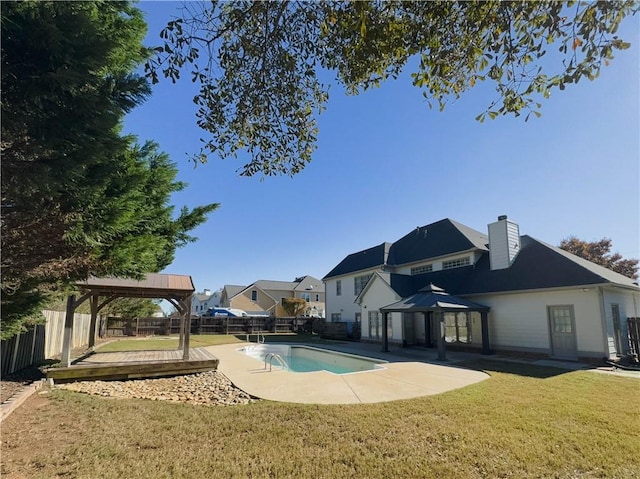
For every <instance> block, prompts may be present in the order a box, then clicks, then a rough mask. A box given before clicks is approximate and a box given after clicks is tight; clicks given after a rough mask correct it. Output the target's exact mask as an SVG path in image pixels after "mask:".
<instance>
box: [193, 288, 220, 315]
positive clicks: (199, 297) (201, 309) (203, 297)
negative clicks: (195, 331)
mask: <svg viewBox="0 0 640 479" xmlns="http://www.w3.org/2000/svg"><path fill="white" fill-rule="evenodd" d="M220 294H221V293H220V291H216V292H214V293H212V292H211V290H210V289H205V290H204V291H202V292H200V293H195V294H194V295H193V296H192V298H191V314H193V315H197V316H201V315H202V314H203V313H205V312H206V311H207V309H209V308H215V307H218V306H220Z"/></svg>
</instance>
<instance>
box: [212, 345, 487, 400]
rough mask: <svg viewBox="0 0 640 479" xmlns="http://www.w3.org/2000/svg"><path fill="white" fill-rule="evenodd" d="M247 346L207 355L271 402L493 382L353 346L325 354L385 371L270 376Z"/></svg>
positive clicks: (379, 396)
mask: <svg viewBox="0 0 640 479" xmlns="http://www.w3.org/2000/svg"><path fill="white" fill-rule="evenodd" d="M248 344H249V343H245V344H242V343H236V344H226V345H222V346H209V347H207V348H206V350H207V351H208V352H210V353H211V354H213V355H214V356H215V357H217V358H218V359H219V360H220V363H219V365H218V370H219V371H220V372H222V373H223V374H224V375H225V376H227V377H228V378H229V380H231V382H232V383H233V384H235V385H236V386H237V387H239V388H240V389H242V390H243V391H245V392H247V393H249V394H251V395H252V396H255V397H259V398H262V399H268V400H271V401H280V402H293V403H304V404H359V403H376V402H385V401H395V400H398V399H411V398H416V397H421V396H429V395H433V394H440V393H443V392H446V391H451V390H453V389H458V388H461V387H465V386H469V385H471V384H475V383H477V382H480V381H483V380H485V379H488V378H489V375H488V374H486V373H483V372H480V371H474V370H470V369H464V368H461V367H456V366H455V363H445V364H433V363H431V362H426V361H424V360H417V361H411V360H408V359H407V357H402V356H397V355H394V354H389V353H378V354H373V351H369V350H368V349H369V348H366V347H364V348H363V347H353V346H351V347H350V345H342V346H337V347H334V346H327V347H326V349H331V350H335V351H341V352H347V353H352V354H358V355H363V356H368V357H376V358H379V359H384V360H386V361H389V363H387V364H385V365H384V368H385V369H379V370H373V371H364V372H357V373H351V374H332V373H328V372H326V371H316V372H310V373H294V372H289V371H283V370H281V369H279V368H275V367H274V368H273V370H272V371H269V370H268V369H265V368H264V363H263V362H261V361H258V360H256V359H253V358H251V357H249V356H246V355H245V354H244V353H242V352H241V351H238V349H240V348H242V347H244V346H245V345H248ZM253 344H255V343H253ZM313 346H314V347H321V348H324V347H325V346H322V345H313ZM425 359H426V358H425Z"/></svg>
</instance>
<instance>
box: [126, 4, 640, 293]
mask: <svg viewBox="0 0 640 479" xmlns="http://www.w3.org/2000/svg"><path fill="white" fill-rule="evenodd" d="M179 5H180V4H179V3H175V2H141V3H140V4H139V7H140V8H141V9H142V10H143V11H144V12H145V15H146V19H147V22H148V24H149V33H148V36H147V41H146V43H147V44H148V45H158V44H159V43H160V39H159V32H160V30H161V28H162V27H163V26H164V24H166V22H167V21H168V20H170V18H171V16H172V15H177V14H178V10H177V8H178V7H179ZM639 34H640V28H639V23H638V18H637V17H635V18H628V19H626V21H625V22H624V24H623V26H622V28H621V31H620V35H621V36H622V38H624V39H625V40H627V41H632V47H631V48H630V49H629V50H626V51H623V52H619V53H617V55H616V58H615V60H613V61H612V62H611V65H610V66H609V67H607V68H605V69H604V71H603V72H602V73H601V75H600V78H598V79H597V80H595V81H593V82H589V81H583V82H581V83H580V84H578V85H570V86H569V87H567V89H566V90H565V91H563V92H559V91H554V92H553V93H552V96H551V98H550V99H549V100H547V101H545V102H544V104H543V107H542V110H541V111H542V117H541V118H539V119H535V118H531V119H529V121H528V122H527V123H525V122H524V120H523V118H522V117H520V118H514V117H500V118H498V119H496V120H487V121H485V122H484V123H479V122H477V121H475V120H474V118H475V117H476V115H478V114H479V113H481V112H482V111H484V109H485V108H486V107H487V106H488V105H489V103H490V102H491V101H492V100H493V99H494V92H493V90H492V87H490V86H489V85H487V86H486V87H485V86H482V85H481V86H480V87H476V88H475V89H472V90H471V91H469V92H467V93H466V94H465V95H464V96H463V97H462V98H461V99H460V100H458V101H456V102H455V103H452V104H450V105H449V106H448V107H447V108H446V109H445V111H444V112H439V111H438V110H437V108H435V109H433V110H429V108H428V107H427V105H426V104H425V102H424V100H423V98H422V95H421V91H420V90H418V89H417V88H415V87H413V86H411V83H410V79H409V76H408V74H409V73H410V72H407V73H406V74H405V75H403V76H402V77H401V78H400V79H399V80H397V81H389V82H387V83H386V84H384V85H383V86H382V87H381V88H380V89H377V90H374V91H371V92H367V93H365V94H361V95H358V96H346V95H344V93H343V92H342V91H341V89H340V88H339V87H337V85H334V86H333V87H332V88H331V90H330V100H329V103H328V104H327V109H326V111H325V112H323V113H322V114H321V115H320V116H319V129H320V133H319V141H318V149H317V150H316V152H315V154H314V158H313V161H312V162H311V163H310V164H309V166H307V167H306V168H305V169H304V170H303V171H302V173H300V174H298V175H296V176H294V177H293V178H290V177H270V178H265V179H264V180H263V181H261V179H260V177H254V178H241V177H239V176H238V174H237V170H238V169H239V168H240V167H241V166H242V165H243V164H244V162H243V158H242V157H240V158H238V159H237V160H224V161H222V160H219V159H215V158H212V159H211V160H210V161H209V162H208V163H207V164H204V165H202V164H201V165H198V166H197V167H195V168H194V165H193V163H191V162H189V160H188V158H187V154H190V153H196V152H197V151H198V150H199V147H200V144H199V138H200V137H202V136H203V132H201V131H200V130H199V129H198V127H197V126H196V120H195V108H194V105H193V103H192V101H191V100H192V97H193V95H194V89H193V85H192V84H191V82H190V81H189V78H188V76H185V78H184V79H183V80H181V81H180V82H178V83H176V84H171V82H170V81H168V80H163V81H161V82H160V84H158V85H155V86H154V87H153V95H152V97H150V98H149V99H148V100H147V101H146V103H145V104H143V105H142V106H140V107H138V108H137V109H136V110H134V111H133V112H132V113H131V114H129V116H128V117H127V118H126V120H125V128H124V130H125V132H126V133H133V134H136V135H138V136H139V138H140V140H141V141H144V140H154V141H156V142H157V143H159V144H160V146H161V149H162V150H163V151H165V152H167V153H168V154H169V155H170V156H171V158H172V160H173V161H174V162H175V163H177V165H178V167H179V171H180V173H179V178H178V179H179V180H181V181H185V182H186V183H188V186H187V188H186V189H185V190H184V191H182V192H180V193H176V194H175V195H174V196H173V201H174V204H175V205H176V207H177V208H178V209H179V208H180V207H181V206H183V205H187V206H195V205H199V204H205V203H210V202H217V203H221V206H220V208H219V209H218V210H217V211H215V212H214V213H212V214H211V215H210V217H209V221H207V223H206V224H204V225H202V226H200V227H199V228H197V229H196V230H195V231H194V232H193V234H194V235H195V236H197V237H198V238H199V240H198V241H197V242H195V243H191V244H189V245H187V246H186V247H184V248H182V249H180V250H178V252H177V253H176V257H175V260H174V262H173V263H172V264H171V265H170V266H169V267H168V268H166V269H165V272H167V273H175V274H190V275H191V276H192V277H193V280H194V283H195V286H196V289H197V290H198V291H201V290H203V289H205V288H208V289H212V290H215V289H218V288H221V287H222V286H224V285H225V284H237V285H249V284H250V283H252V282H254V281H256V280H259V279H271V280H282V281H292V280H293V279H294V278H295V277H296V276H301V275H306V274H309V275H312V276H315V277H317V278H322V277H323V276H324V275H325V274H327V273H328V272H329V271H330V270H331V269H332V268H333V267H334V266H335V265H336V264H337V263H338V262H339V261H340V260H342V258H343V257H344V256H346V255H347V254H350V253H352V252H355V251H359V250H361V249H364V248H368V247H371V246H374V245H377V244H380V243H382V242H383V241H390V242H393V241H395V240H397V239H399V238H401V237H402V236H404V235H405V234H406V233H408V232H409V231H411V230H412V229H414V228H415V227H416V226H422V225H426V224H429V223H432V222H435V221H438V220H441V219H443V218H451V219H454V220H456V221H459V222H461V223H463V224H466V225H467V226H470V227H472V228H475V229H477V230H479V231H482V232H486V229H487V224H488V223H491V222H493V221H494V220H496V218H497V216H498V215H502V214H506V215H508V216H509V218H510V219H512V220H514V221H515V222H517V223H518V224H519V225H520V233H521V234H528V235H530V236H533V237H535V238H537V239H540V240H542V241H545V242H547V243H551V244H554V245H557V244H558V243H559V242H560V240H562V239H563V238H565V237H567V236H569V235H575V236H577V237H579V238H581V239H584V240H589V241H592V240H598V239H600V238H602V237H609V238H611V239H612V240H613V249H614V251H616V252H619V253H621V254H622V255H623V256H625V257H635V258H638V257H640V197H639V188H640V158H639V155H640V153H639V152H640V113H639V112H640V97H639V90H640V67H639V58H640V54H639V50H638V44H637V41H638V38H640V36H639ZM532 116H533V115H532Z"/></svg>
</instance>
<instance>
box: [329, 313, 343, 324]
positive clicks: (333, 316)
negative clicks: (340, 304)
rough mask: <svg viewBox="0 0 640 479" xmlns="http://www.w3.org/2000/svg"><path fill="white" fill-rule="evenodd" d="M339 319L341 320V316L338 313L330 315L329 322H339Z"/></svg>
mask: <svg viewBox="0 0 640 479" xmlns="http://www.w3.org/2000/svg"><path fill="white" fill-rule="evenodd" d="M341 319H342V314H340V313H331V322H332V323H335V322H337V321H340V320H341Z"/></svg>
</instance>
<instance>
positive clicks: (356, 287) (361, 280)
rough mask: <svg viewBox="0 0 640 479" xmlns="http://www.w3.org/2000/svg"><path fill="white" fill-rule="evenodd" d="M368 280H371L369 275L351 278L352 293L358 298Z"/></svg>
mask: <svg viewBox="0 0 640 479" xmlns="http://www.w3.org/2000/svg"><path fill="white" fill-rule="evenodd" d="M369 278H371V275H370V274H364V275H362V276H356V277H355V278H353V291H354V293H355V295H356V296H358V295H359V294H360V293H361V292H362V290H363V289H364V287H365V286H366V285H367V283H368V282H369Z"/></svg>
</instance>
